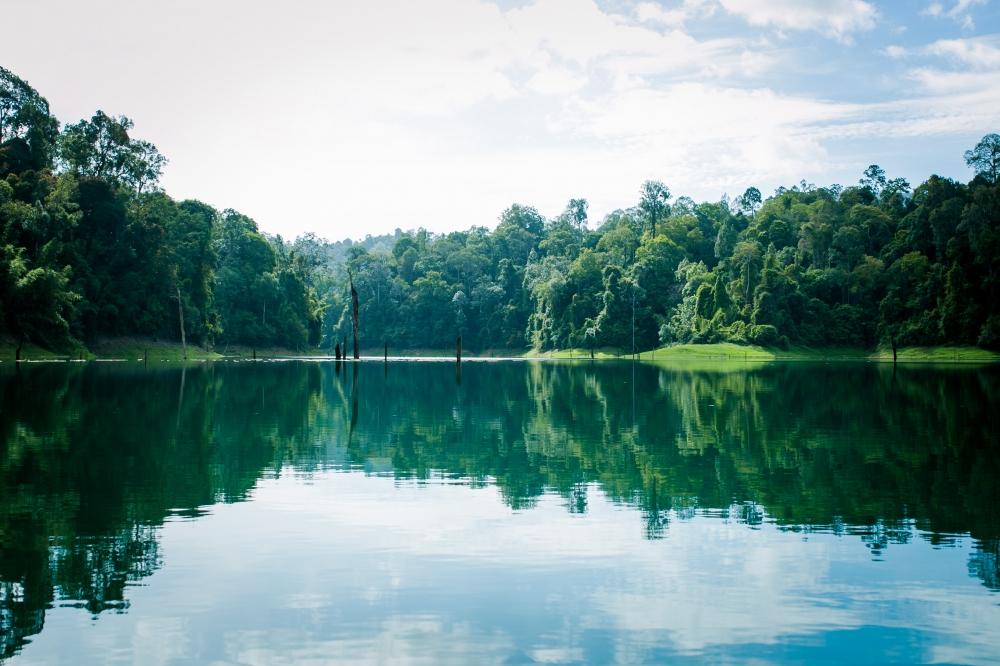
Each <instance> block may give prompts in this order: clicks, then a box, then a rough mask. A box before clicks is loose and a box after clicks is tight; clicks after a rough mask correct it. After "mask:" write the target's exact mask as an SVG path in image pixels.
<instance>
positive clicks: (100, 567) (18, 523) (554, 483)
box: [0, 361, 1000, 664]
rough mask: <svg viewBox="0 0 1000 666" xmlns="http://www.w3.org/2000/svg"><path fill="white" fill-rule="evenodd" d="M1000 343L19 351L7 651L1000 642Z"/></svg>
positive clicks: (848, 655)
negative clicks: (735, 354)
mask: <svg viewBox="0 0 1000 666" xmlns="http://www.w3.org/2000/svg"><path fill="white" fill-rule="evenodd" d="M998 396H1000V368H996V367H981V368H971V367H945V368H932V367H926V366H900V367H898V368H896V369H895V370H894V369H893V367H892V366H891V365H884V364H882V365H879V364H846V363H844V364H806V363H799V364H795V363H787V364H780V363H774V364H766V365H753V364H742V363H740V364H724V363H717V364H712V363H694V362H692V363H679V364H674V365H654V364H646V363H639V364H632V363H627V362H598V363H591V362H587V361H583V362H513V361H510V362H466V363H463V364H462V366H461V367H460V368H458V367H456V365H455V364H454V363H453V362H423V363H404V362H390V363H388V364H383V363H382V362H362V363H358V364H346V365H344V364H334V363H332V362H306V361H288V362H258V363H249V362H244V363H236V362H219V363H205V364H194V365H188V366H186V367H182V366H181V365H179V364H174V363H162V362H161V363H157V364H152V363H151V364H150V365H149V367H144V366H143V365H142V364H141V363H89V364H83V363H81V364H77V363H65V364H22V366H21V367H20V368H19V369H16V370H15V368H14V367H12V366H11V365H10V364H5V365H4V366H3V367H2V368H0V456H2V457H0V464H2V466H0V632H2V633H0V660H8V661H9V663H11V664H21V663H24V664H29V663H30V664H56V663H80V664H105V663H140V662H141V663H149V664H167V663H169V664H187V663H219V664H222V663H233V664H237V663H238V664H282V663H327V662H369V661H375V662H404V661H405V662H413V663H434V664H437V663H449V662H451V663H533V662H540V663H578V662H586V663H613V662H626V663H637V662H638V663H664V662H669V663H684V662H696V663H700V662H707V663H725V662H733V663H746V662H751V661H758V662H764V663H816V662H823V661H830V662H845V661H848V662H856V663H872V662H907V663H911V662H946V663H977V662H978V663H986V662H991V661H996V660H998V659H1000V441H998V440H1000V437H998V432H1000V414H998V413H1000V401H998Z"/></svg>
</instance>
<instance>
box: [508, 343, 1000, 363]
mask: <svg viewBox="0 0 1000 666" xmlns="http://www.w3.org/2000/svg"><path fill="white" fill-rule="evenodd" d="M525 356H526V357H528V358H560V359H568V358H580V359H588V358H590V352H589V351H588V350H585V349H572V350H570V349H560V350H556V351H551V352H528V353H527V354H525ZM637 356H638V358H639V359H640V360H643V361H757V362H760V361H765V362H766V361H892V350H891V349H889V348H879V349H877V350H876V351H869V350H865V349H854V348H843V347H826V348H818V349H817V348H810V347H792V348H790V349H778V348H770V347H759V346H756V345H737V344H734V343H731V342H720V343H714V344H685V345H670V346H667V347H660V348H659V349H655V350H651V351H644V352H641V353H640V354H637ZM594 358H596V359H614V358H626V359H627V358H629V355H628V354H621V353H619V352H618V350H615V349H607V348H606V349H601V350H599V351H597V352H596V353H595V354H594ZM897 358H898V360H899V361H900V362H907V363H995V362H998V361H1000V354H998V353H996V352H991V351H987V350H985V349H979V348H978V347H946V346H941V347H904V348H901V349H899V350H898V352H897Z"/></svg>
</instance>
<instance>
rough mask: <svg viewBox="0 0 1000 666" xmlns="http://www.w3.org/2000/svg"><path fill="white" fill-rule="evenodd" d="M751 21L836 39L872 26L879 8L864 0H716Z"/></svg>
mask: <svg viewBox="0 0 1000 666" xmlns="http://www.w3.org/2000/svg"><path fill="white" fill-rule="evenodd" d="M719 2H720V3H721V4H722V6H723V7H724V8H725V9H726V10H727V11H729V12H731V13H733V14H736V15H738V16H741V17H743V18H744V19H745V20H746V21H747V22H748V23H750V24H751V25H758V26H773V27H775V28H779V29H785V30H814V31H816V32H822V33H826V34H828V35H829V36H832V37H834V38H836V39H847V38H848V37H849V36H850V34H851V33H853V32H858V31H864V30H871V29H872V28H873V27H875V21H876V19H877V18H878V11H877V10H876V9H875V7H874V6H873V5H872V4H870V3H868V2H865V1H864V0H768V2H759V1H758V0H719Z"/></svg>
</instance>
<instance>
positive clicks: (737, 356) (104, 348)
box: [0, 338, 1000, 363]
mask: <svg viewBox="0 0 1000 666" xmlns="http://www.w3.org/2000/svg"><path fill="white" fill-rule="evenodd" d="M16 348H17V346H16V345H15V344H14V343H13V342H11V341H9V340H0V362H11V361H13V360H14V357H15V350H16ZM383 351H384V350H383V348H374V349H364V350H362V356H366V357H371V356H375V357H380V356H382V354H383ZM454 354H455V351H454V350H453V349H392V348H390V349H389V355H390V357H394V358H395V357H400V356H404V357H418V358H453V357H454ZM255 355H256V358H258V359H280V358H309V357H328V356H330V355H331V354H330V351H329V350H328V349H310V350H305V351H296V350H292V349H283V348H266V347H261V348H256V349H255V348H253V347H243V346H225V347H219V348H216V349H215V350H207V349H203V348H202V347H198V346H196V345H188V347H187V359H188V360H189V361H212V360H222V359H250V358H253V357H254V356H255ZM463 356H465V357H467V358H517V357H522V358H537V359H577V360H587V359H590V358H591V356H590V350H589V349H559V350H553V351H547V352H537V351H529V352H527V353H524V352H519V351H516V350H506V349H497V350H486V351H482V352H479V353H473V352H468V351H465V352H463ZM636 356H637V357H638V358H639V359H640V360H643V361H657V362H659V361H707V362H717V361H740V362H751V361H754V362H768V361H878V362H886V361H889V362H891V361H892V350H891V349H889V348H888V347H880V348H879V349H877V350H875V351H871V350H864V349H851V348H826V349H811V348H808V347H793V348H790V349H777V348H768V347H758V346H755V345H737V344H733V343H728V342H724V343H717V344H705V345H696V344H686V345H671V346H667V347H661V348H659V349H655V350H651V351H644V352H642V353H640V354H637V355H636ZM21 358H22V359H23V360H26V361H58V360H67V359H72V360H78V359H86V360H126V361H141V360H143V359H144V358H147V359H148V360H149V361H150V362H158V361H182V360H184V350H183V349H182V347H181V345H180V343H177V342H165V341H153V340H144V339H142V338H114V339H108V340H102V341H101V342H99V343H97V344H94V345H93V346H92V347H91V348H90V349H86V348H84V347H74V348H67V349H64V350H50V349H45V348H42V347H39V346H37V345H32V344H27V343H26V344H25V345H24V348H23V349H22V350H21ZM594 358H595V359H597V360H612V359H618V358H624V359H628V358H630V357H629V355H628V354H627V353H623V352H622V351H620V350H617V349H614V348H608V347H605V348H601V349H596V350H594ZM898 360H899V361H900V362H904V363H996V362H1000V354H998V353H997V352H992V351H987V350H985V349H979V348H978V347H946V346H941V347H903V348H900V349H899V350H898Z"/></svg>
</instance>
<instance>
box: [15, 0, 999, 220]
mask: <svg viewBox="0 0 1000 666" xmlns="http://www.w3.org/2000/svg"><path fill="white" fill-rule="evenodd" d="M997 4H998V3H997V2H996V1H994V2H989V1H988V0H941V1H940V2H931V1H927V0H923V1H913V2H907V1H905V0H899V1H893V2H885V3H879V2H872V1H865V0H768V1H767V2H759V1H757V0H685V1H683V2H681V1H677V0H671V1H669V2H639V3H632V2H624V1H618V0H609V1H605V2H596V3H595V2H593V1H592V0H528V1H526V2H523V1H517V2H501V3H499V4H495V3H491V2H480V1H477V0H445V1H441V2H436V1H434V2H431V1H427V2H425V1H420V2H416V1H413V0H402V1H395V0H365V1H363V2H358V3H346V2H320V1H318V0H317V1H306V0H282V1H281V2H277V1H274V2H264V1H262V0H171V1H170V2H163V1H154V0H88V2H77V1H75V0H73V1H71V0H63V1H60V0H3V10H2V15H3V16H4V21H5V23H6V24H7V27H6V28H5V29H4V38H3V40H2V41H0V64H2V65H3V66H6V67H8V68H10V69H11V70H12V71H14V73H16V74H18V75H19V76H21V77H22V78H25V79H27V80H28V82H29V83H31V84H32V85H33V86H34V87H35V88H37V89H38V90H39V92H41V93H42V94H43V95H44V96H45V97H46V98H48V100H49V102H50V104H51V107H52V110H53V112H54V113H55V115H56V116H57V117H58V118H59V119H60V120H61V121H63V122H74V121H76V120H78V119H80V118H82V117H89V116H90V115H92V114H93V112H94V111H95V110H96V109H103V110H104V111H105V112H107V113H112V114H125V115H127V116H129V117H131V118H132V119H133V120H134V121H135V130H134V132H133V134H134V136H137V137H139V138H145V139H148V140H150V141H152V142H153V143H155V144H156V145H157V146H158V147H159V148H160V150H161V151H162V152H163V153H164V154H166V155H167V157H168V158H169V159H170V164H169V165H168V167H167V169H166V172H165V174H164V177H163V181H162V184H163V186H164V187H165V189H166V190H167V192H168V193H170V194H171V195H172V196H174V197H175V198H178V199H181V198H189V197H191V198H198V199H201V200H203V201H206V202H208V203H210V204H212V205H214V206H217V207H219V208H235V209H237V210H239V211H241V212H243V213H245V214H247V215H249V216H251V217H253V218H255V219H256V220H257V222H258V224H259V225H260V227H261V228H262V229H263V230H265V231H268V232H271V233H281V234H282V235H284V236H286V237H294V236H296V235H298V234H300V233H303V232H306V231H314V232H316V233H317V234H319V235H320V236H323V237H326V238H330V239H340V238H344V237H353V238H360V237H363V236H364V235H366V234H377V233H383V232H388V231H392V230H393V229H395V228H397V227H400V228H403V229H408V228H414V227H418V226H423V227H426V228H428V229H431V230H434V231H447V230H454V229H464V228H468V227H469V226H472V225H486V226H493V225H495V223H496V219H497V216H498V215H499V214H500V212H501V211H502V210H503V209H504V208H505V207H507V206H508V205H510V204H511V203H512V202H515V201H516V202H520V203H524V204H528V205H533V206H536V207H537V208H538V209H539V210H540V211H541V212H542V214H544V215H547V216H551V215H555V214H557V213H558V212H560V211H561V210H562V209H563V207H564V206H565V204H566V202H567V200H569V199H570V198H572V197H584V198H586V199H588V200H589V201H590V203H591V219H592V221H596V220H599V219H600V218H601V217H602V216H603V215H604V214H606V213H607V212H609V211H611V210H614V209H616V208H622V207H628V206H631V205H634V204H635V202H636V201H637V199H638V190H639V186H640V184H641V183H642V181H644V180H646V179H651V178H652V179H658V180H662V181H664V182H665V183H667V185H668V186H669V187H670V189H671V191H672V192H673V193H674V194H675V196H676V195H688V196H691V197H693V198H695V199H696V200H704V199H712V200H717V199H718V198H719V197H720V196H722V195H723V193H728V194H730V195H736V194H739V193H740V192H742V191H743V190H744V189H745V188H746V187H747V186H748V185H756V186H757V187H759V188H760V189H761V191H763V192H764V193H765V194H768V193H770V192H771V191H773V190H774V188H775V187H777V186H778V185H792V184H795V183H797V182H799V180H801V179H803V178H805V179H806V180H808V181H810V182H814V183H816V184H819V185H827V184H830V183H835V182H837V183H843V184H850V183H853V182H856V181H857V179H858V177H859V175H860V173H861V172H862V171H863V170H864V168H865V167H866V166H867V165H868V164H870V163H872V162H876V163H879V164H881V165H882V166H883V167H884V168H885V169H886V171H887V172H888V175H889V176H890V177H896V176H903V177H905V178H907V179H909V180H910V181H911V182H912V183H914V184H916V183H918V182H920V181H922V180H924V179H925V178H926V177H927V176H928V175H930V174H931V173H938V174H941V175H945V176H951V177H954V178H958V179H961V180H963V181H964V180H968V179H969V177H970V176H971V172H970V171H969V170H968V169H967V168H966V167H965V164H964V161H963V159H962V153H963V152H964V151H965V150H966V149H968V148H970V147H972V145H974V144H975V143H976V141H977V140H978V139H979V138H980V137H981V136H982V135H983V134H985V133H987V132H993V131H1000V8H998V6H997Z"/></svg>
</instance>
